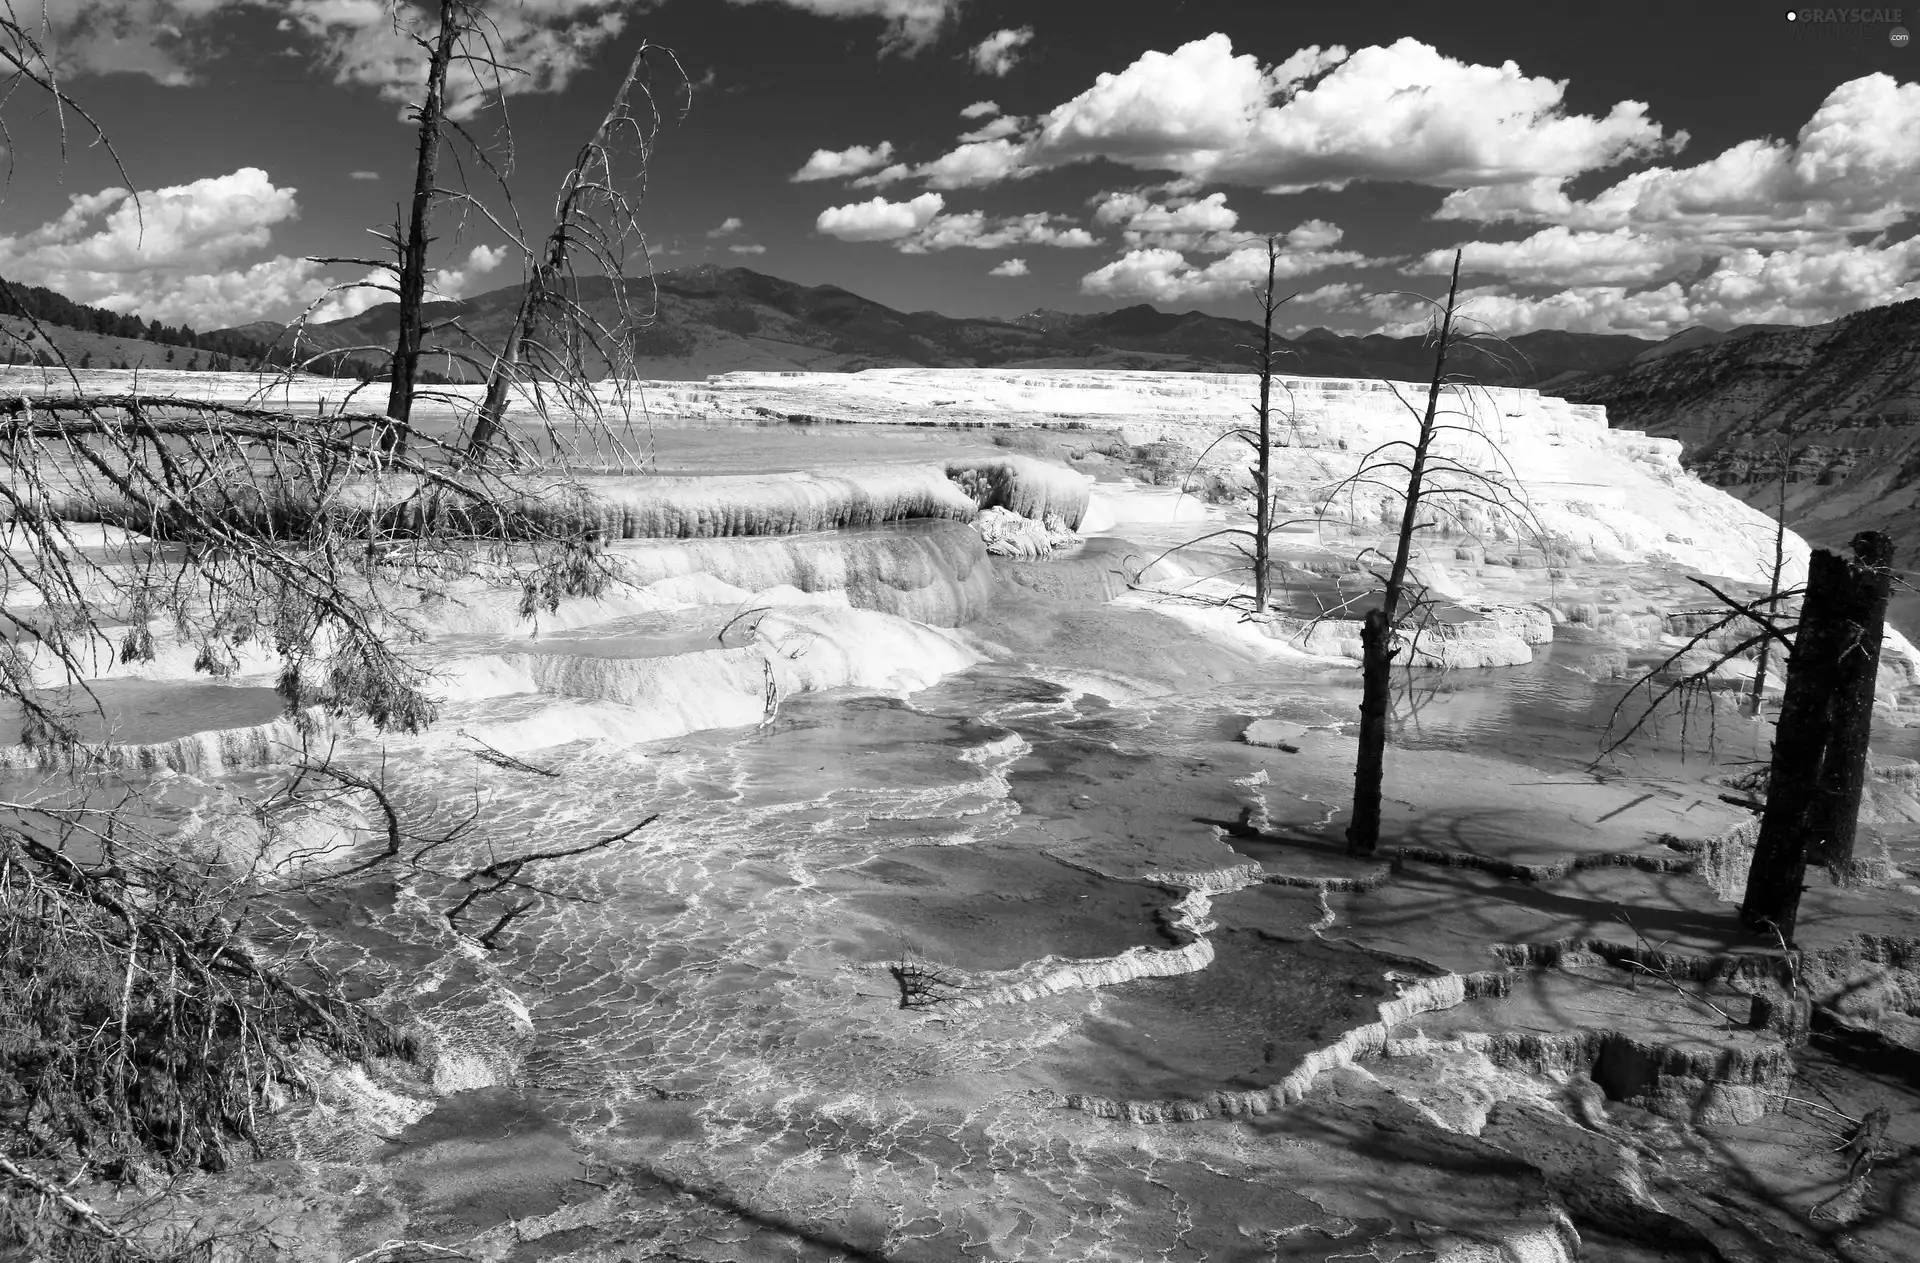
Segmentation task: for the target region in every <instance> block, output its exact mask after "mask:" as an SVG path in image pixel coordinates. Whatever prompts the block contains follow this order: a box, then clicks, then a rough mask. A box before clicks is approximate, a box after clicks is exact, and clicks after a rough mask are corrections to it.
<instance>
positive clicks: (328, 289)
mask: <svg viewBox="0 0 1920 1263" xmlns="http://www.w3.org/2000/svg"><path fill="white" fill-rule="evenodd" d="M315 297H318V299H319V301H318V302H317V303H315V299H314V297H309V298H307V300H306V303H307V305H308V306H310V308H311V310H308V311H307V313H306V315H307V322H308V323H309V324H326V323H328V322H329V321H333V320H348V319H351V318H352V317H354V316H357V315H359V314H360V313H361V312H363V311H365V310H367V308H369V307H373V306H375V305H377V304H379V303H390V302H393V301H394V298H395V295H394V291H393V273H391V272H382V271H372V272H368V273H367V274H366V275H365V276H363V277H361V278H360V279H359V280H358V281H356V282H349V283H345V284H337V285H327V286H322V287H321V294H320V295H317V296H315Z"/></svg>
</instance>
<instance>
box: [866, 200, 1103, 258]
mask: <svg viewBox="0 0 1920 1263" xmlns="http://www.w3.org/2000/svg"><path fill="white" fill-rule="evenodd" d="M1070 223H1071V221H1070V220H1068V219H1067V218H1066V217H1065V216H1063V215H1049V214H1047V213H1046V212H1044V211H1036V212H1034V213H1033V214H1030V215H1006V216H1000V217H994V216H989V215H986V214H983V213H982V212H980V211H966V212H964V213H962V214H958V215H936V216H934V218H933V219H931V220H929V221H928V222H927V224H926V225H925V226H924V227H923V228H921V229H920V231H919V232H916V233H914V234H913V235H912V236H910V237H905V238H903V239H902V240H901V241H899V243H898V244H897V245H896V247H895V248H896V249H898V250H899V251H900V252H901V253H903V254H927V253H930V252H933V251H938V250H961V249H964V250H1005V249H1007V248H1009V247H1012V246H1057V247H1059V248H1061V249H1064V250H1084V249H1087V248H1089V247H1092V246H1097V245H1099V244H1100V243H1099V241H1098V240H1097V239H1096V238H1095V237H1094V236H1093V234H1092V233H1090V232H1088V231H1087V230H1086V229H1084V228H1080V227H1063V226H1062V224H1070Z"/></svg>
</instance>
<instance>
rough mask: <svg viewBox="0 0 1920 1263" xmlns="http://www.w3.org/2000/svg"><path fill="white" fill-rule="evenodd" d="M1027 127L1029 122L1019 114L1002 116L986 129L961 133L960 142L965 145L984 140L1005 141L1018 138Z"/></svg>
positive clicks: (979, 128)
mask: <svg viewBox="0 0 1920 1263" xmlns="http://www.w3.org/2000/svg"><path fill="white" fill-rule="evenodd" d="M1026 125H1027V120H1026V119H1024V118H1021V117H1020V116H1019V115H1017V114H1002V115H1001V116H1000V117H999V118H996V119H994V120H993V121H992V122H990V123H988V124H986V125H985V126H984V127H976V128H974V129H973V130H972V131H970V132H961V133H960V140H961V142H962V143H963V144H973V143H974V142H976V141H982V140H1005V139H1007V138H1008V137H1010V136H1018V135H1019V134H1020V131H1021V129H1022V128H1024V127H1025V126H1026Z"/></svg>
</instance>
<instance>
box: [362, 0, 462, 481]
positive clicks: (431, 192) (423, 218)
mask: <svg viewBox="0 0 1920 1263" xmlns="http://www.w3.org/2000/svg"><path fill="white" fill-rule="evenodd" d="M395 25H396V26H399V25H400V24H399V23H398V21H397V20H396V23H395ZM402 29H404V28H402ZM472 29H473V15H472V11H471V10H469V9H468V8H467V6H466V5H465V4H463V3H462V0H440V25H439V29H438V30H437V31H435V32H434V34H433V36H432V38H431V39H428V38H426V37H424V36H421V35H416V34H414V33H413V32H411V31H409V32H408V35H409V37H410V38H412V39H413V40H414V41H415V42H416V43H418V44H419V45H420V46H421V48H423V49H424V50H425V51H426V54H427V78H426V83H425V85H424V88H423V90H422V92H421V96H420V104H419V105H418V106H416V107H415V109H414V119H415V122H416V123H417V124H418V126H419V131H420V151H419V155H418V157H417V158H416V160H415V168H414V176H413V198H412V202H411V204H410V205H409V207H408V211H407V222H406V226H405V229H404V231H403V230H402V227H401V225H400V224H398V223H395V224H394V236H393V238H392V239H391V240H392V243H393V245H394V248H395V250H396V252H397V253H398V255H399V261H400V267H399V269H398V270H397V272H396V275H395V280H396V289H397V291H398V296H399V300H400V302H399V313H398V314H399V329H398V330H397V331H396V333H395V334H394V347H393V363H392V366H391V370H392V371H391V372H390V374H389V381H388V387H387V415H388V416H390V417H392V418H393V419H394V420H395V421H396V422H398V423H399V424H398V425H396V426H395V427H393V428H392V429H389V430H386V431H383V432H382V434H381V436H380V446H381V447H382V448H384V449H388V450H399V449H401V448H404V447H405V445H406V435H407V427H408V426H409V425H410V424H411V423H412V419H413V389H414V383H415V382H416V381H417V380H418V379H419V376H420V340H421V332H422V328H423V325H424V321H423V319H422V316H421V308H422V307H424V306H425V305H426V294H427V247H428V246H429V245H430V244H431V243H432V238H431V237H430V236H429V235H428V234H429V232H430V229H431V224H432V216H433V203H434V199H435V198H436V196H437V195H438V194H439V186H438V181H439V168H440V128H441V125H442V123H443V122H444V121H445V117H446V109H447V69H448V67H449V66H451V65H452V64H453V56H454V50H455V48H456V47H457V46H458V45H459V43H460V41H461V39H462V38H463V37H464V36H466V35H467V34H468V33H469V32H470V31H471V30H472Z"/></svg>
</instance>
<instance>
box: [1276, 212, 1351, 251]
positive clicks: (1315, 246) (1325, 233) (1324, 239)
mask: <svg viewBox="0 0 1920 1263" xmlns="http://www.w3.org/2000/svg"><path fill="white" fill-rule="evenodd" d="M1346 235H1347V234H1346V232H1345V231H1344V230H1343V229H1341V228H1339V227H1337V226H1335V225H1333V224H1330V223H1328V222H1327V221H1326V220H1324V219H1309V220H1307V221H1305V222H1304V223H1301V224H1298V225H1296V226H1295V227H1293V228H1291V229H1289V230H1288V232H1287V245H1288V246H1289V247H1290V248H1292V249H1295V250H1325V249H1326V248H1327V247H1328V246H1332V245H1337V244H1339V241H1340V239H1341V238H1342V237H1344V236H1346Z"/></svg>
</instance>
